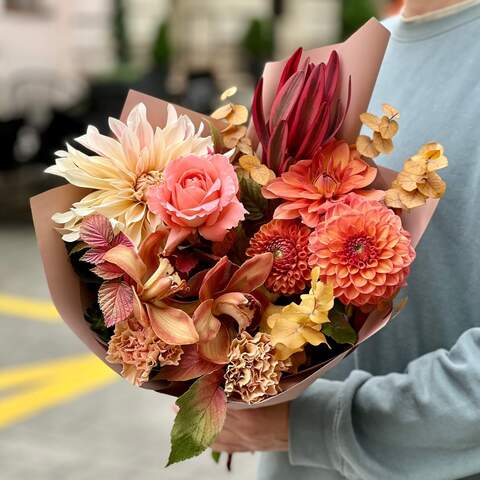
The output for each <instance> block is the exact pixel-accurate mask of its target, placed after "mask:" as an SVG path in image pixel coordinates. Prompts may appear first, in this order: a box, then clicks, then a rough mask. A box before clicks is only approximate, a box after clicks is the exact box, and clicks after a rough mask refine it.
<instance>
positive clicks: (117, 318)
mask: <svg viewBox="0 0 480 480" xmlns="http://www.w3.org/2000/svg"><path fill="white" fill-rule="evenodd" d="M98 303H99V305H100V309H101V310H102V313H103V317H104V319H105V325H106V326H107V327H112V326H113V325H115V324H116V323H119V322H123V321H124V320H126V319H127V318H128V317H129V316H130V315H131V314H132V312H133V291H132V287H131V286H130V285H128V283H127V282H125V281H123V280H108V281H106V282H103V283H102V285H101V287H100V289H99V290H98Z"/></svg>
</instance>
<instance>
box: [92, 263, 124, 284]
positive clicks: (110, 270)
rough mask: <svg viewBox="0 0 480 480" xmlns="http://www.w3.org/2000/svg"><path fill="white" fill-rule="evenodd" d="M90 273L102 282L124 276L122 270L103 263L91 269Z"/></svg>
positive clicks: (111, 264)
mask: <svg viewBox="0 0 480 480" xmlns="http://www.w3.org/2000/svg"><path fill="white" fill-rule="evenodd" d="M92 272H93V273H94V274H95V275H97V276H98V277H100V278H103V280H113V279H115V278H120V277H122V276H123V275H124V273H123V270H122V269H121V268H119V267H117V266H116V265H114V264H113V263H108V262H103V263H101V264H100V265H97V266H96V267H94V268H92Z"/></svg>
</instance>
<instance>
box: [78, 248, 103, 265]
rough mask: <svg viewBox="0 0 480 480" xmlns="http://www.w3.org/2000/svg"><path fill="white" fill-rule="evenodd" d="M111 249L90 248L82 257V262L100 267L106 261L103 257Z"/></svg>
mask: <svg viewBox="0 0 480 480" xmlns="http://www.w3.org/2000/svg"><path fill="white" fill-rule="evenodd" d="M109 248H110V247H101V248H100V247H98V248H90V249H88V250H87V251H86V252H85V253H84V254H83V255H82V256H81V257H80V260H81V261H82V262H87V263H92V264H93V265H99V264H100V263H103V262H104V261H105V260H104V258H103V257H104V256H105V254H106V253H107V252H108V250H109Z"/></svg>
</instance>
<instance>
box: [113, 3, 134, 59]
mask: <svg viewBox="0 0 480 480" xmlns="http://www.w3.org/2000/svg"><path fill="white" fill-rule="evenodd" d="M112 23H113V25H112V27H113V38H114V43H115V53H116V56H117V63H118V65H125V64H127V63H129V61H130V45H129V41H128V34H127V27H126V25H125V1H124V0H115V1H114V2H113V16H112Z"/></svg>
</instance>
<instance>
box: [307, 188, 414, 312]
mask: <svg viewBox="0 0 480 480" xmlns="http://www.w3.org/2000/svg"><path fill="white" fill-rule="evenodd" d="M309 250H310V257H309V265H310V266H311V267H314V266H316V265H318V266H319V267H320V280H322V281H323V282H330V283H332V285H333V287H334V294H335V297H337V298H339V299H340V301H342V302H343V303H345V304H351V305H355V306H363V305H376V304H378V303H379V302H380V301H382V300H388V299H390V298H391V297H392V296H393V295H395V294H396V293H397V291H398V290H399V288H401V287H402V286H404V285H405V280H406V278H407V276H408V274H409V272H410V264H411V263H412V262H413V260H414V259H415V250H414V249H413V247H412V245H411V242H410V234H409V233H408V232H407V231H406V230H404V229H403V228H402V222H401V220H400V217H398V216H397V215H395V214H394V212H393V211H392V210H390V209H388V208H387V207H385V206H384V205H382V204H381V203H379V202H376V201H372V200H367V199H365V198H363V197H360V196H359V195H355V194H350V195H348V196H346V197H345V198H344V199H343V201H341V202H337V203H335V204H333V206H332V207H331V208H330V209H328V210H327V212H326V214H325V217H324V220H323V221H322V222H321V223H320V224H319V225H318V226H317V228H316V229H315V231H314V232H313V233H312V234H311V236H310V242H309Z"/></svg>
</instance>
